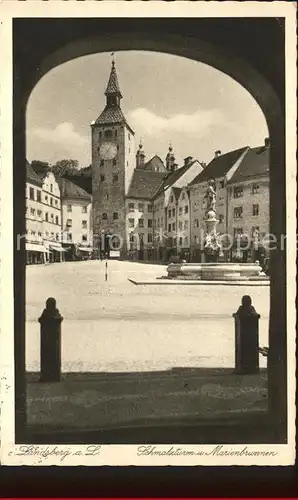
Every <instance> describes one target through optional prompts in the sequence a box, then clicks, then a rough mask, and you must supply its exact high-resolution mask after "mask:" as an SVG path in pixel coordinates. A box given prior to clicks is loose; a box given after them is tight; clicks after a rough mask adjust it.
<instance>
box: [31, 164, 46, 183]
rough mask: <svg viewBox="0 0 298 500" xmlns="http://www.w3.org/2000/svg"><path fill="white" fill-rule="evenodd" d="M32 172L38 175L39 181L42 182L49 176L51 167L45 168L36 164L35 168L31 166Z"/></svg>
mask: <svg viewBox="0 0 298 500" xmlns="http://www.w3.org/2000/svg"><path fill="white" fill-rule="evenodd" d="M31 168H32V170H33V171H34V172H35V173H36V174H37V176H38V177H39V179H41V180H42V181H43V180H44V179H45V177H46V176H47V175H48V172H50V167H49V168H45V167H43V165H41V164H38V163H35V164H34V165H33V166H32V165H31Z"/></svg>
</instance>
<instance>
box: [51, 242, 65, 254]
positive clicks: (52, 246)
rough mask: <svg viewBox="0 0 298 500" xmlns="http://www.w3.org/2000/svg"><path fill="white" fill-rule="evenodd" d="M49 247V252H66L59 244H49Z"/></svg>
mask: <svg viewBox="0 0 298 500" xmlns="http://www.w3.org/2000/svg"><path fill="white" fill-rule="evenodd" d="M49 247H50V249H51V250H56V252H65V251H66V250H65V249H64V248H63V247H62V246H61V245H60V244H59V243H50V244H49Z"/></svg>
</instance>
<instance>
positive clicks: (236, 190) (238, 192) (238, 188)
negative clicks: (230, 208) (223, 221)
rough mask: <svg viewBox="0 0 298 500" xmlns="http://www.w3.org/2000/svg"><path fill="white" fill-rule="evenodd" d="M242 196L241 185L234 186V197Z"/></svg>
mask: <svg viewBox="0 0 298 500" xmlns="http://www.w3.org/2000/svg"><path fill="white" fill-rule="evenodd" d="M242 196H243V187H241V186H236V187H234V198H241V197H242Z"/></svg>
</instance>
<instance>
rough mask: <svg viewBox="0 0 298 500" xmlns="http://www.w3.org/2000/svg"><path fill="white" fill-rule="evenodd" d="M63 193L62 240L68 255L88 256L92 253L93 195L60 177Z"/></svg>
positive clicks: (76, 256) (69, 256)
mask: <svg viewBox="0 0 298 500" xmlns="http://www.w3.org/2000/svg"><path fill="white" fill-rule="evenodd" d="M58 182H59V186H60V194H61V227H62V238H61V242H62V244H63V247H64V248H68V249H69V251H68V252H67V255H66V257H68V258H72V257H75V258H79V257H87V256H89V255H91V253H92V241H93V235H92V197H91V195H89V194H88V193H87V192H86V191H85V190H84V189H82V188H81V187H79V186H77V185H76V184H75V183H74V182H71V181H69V180H67V179H63V178H60V179H59V181H58Z"/></svg>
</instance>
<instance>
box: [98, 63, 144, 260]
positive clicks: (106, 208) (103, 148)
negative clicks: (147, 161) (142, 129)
mask: <svg viewBox="0 0 298 500" xmlns="http://www.w3.org/2000/svg"><path fill="white" fill-rule="evenodd" d="M105 96H106V106H105V108H104V110H103V111H102V113H101V114H100V116H99V117H98V118H97V120H96V121H95V122H92V124H91V133H92V212H93V246H94V248H95V249H99V248H100V245H101V242H102V241H103V239H104V238H103V234H110V235H117V237H116V236H115V237H114V238H113V246H114V247H115V248H117V249H119V250H120V253H121V254H122V255H124V254H125V251H126V248H125V195H126V194H127V192H128V188H129V184H130V181H131V178H132V175H133V171H134V168H135V161H136V157H135V148H134V131H133V130H132V129H131V128H130V126H129V125H128V123H127V121H126V119H125V116H124V114H123V112H122V110H121V107H120V101H121V99H122V94H121V91H120V87H119V82H118V77H117V73H116V67H115V61H114V59H113V60H112V67H111V72H110V77H109V80H108V84H107V88H106V91H105ZM120 246H121V248H119V247H120Z"/></svg>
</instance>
